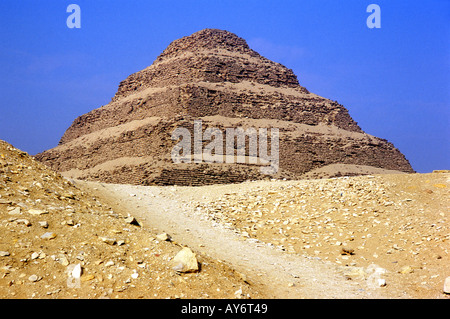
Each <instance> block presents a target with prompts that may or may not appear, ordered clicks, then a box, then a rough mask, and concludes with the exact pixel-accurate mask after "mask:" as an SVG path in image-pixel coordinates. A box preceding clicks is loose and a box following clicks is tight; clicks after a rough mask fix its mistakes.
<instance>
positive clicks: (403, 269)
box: [400, 266, 414, 274]
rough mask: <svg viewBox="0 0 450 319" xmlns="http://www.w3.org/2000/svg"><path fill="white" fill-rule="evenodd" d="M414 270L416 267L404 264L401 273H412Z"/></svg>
mask: <svg viewBox="0 0 450 319" xmlns="http://www.w3.org/2000/svg"><path fill="white" fill-rule="evenodd" d="M413 272H414V269H413V268H412V267H411V266H404V267H402V269H400V273H401V274H411V273H413Z"/></svg>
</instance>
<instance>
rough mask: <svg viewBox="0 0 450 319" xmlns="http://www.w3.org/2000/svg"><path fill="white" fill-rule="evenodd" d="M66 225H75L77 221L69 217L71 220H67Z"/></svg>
mask: <svg viewBox="0 0 450 319" xmlns="http://www.w3.org/2000/svg"><path fill="white" fill-rule="evenodd" d="M66 225H67V226H73V225H75V222H74V221H73V219H69V220H67V221H66Z"/></svg>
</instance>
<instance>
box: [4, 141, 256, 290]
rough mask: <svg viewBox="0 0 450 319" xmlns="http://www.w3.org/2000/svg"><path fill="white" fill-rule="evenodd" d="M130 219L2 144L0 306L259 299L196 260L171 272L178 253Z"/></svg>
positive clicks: (230, 274) (234, 278) (208, 262)
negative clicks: (28, 301)
mask: <svg viewBox="0 0 450 319" xmlns="http://www.w3.org/2000/svg"><path fill="white" fill-rule="evenodd" d="M128 217H129V216H126V215H119V214H118V213H116V212H114V211H112V210H111V208H110V207H108V206H106V205H104V204H102V203H101V201H99V200H97V199H95V198H93V197H92V196H90V195H89V194H86V193H84V192H83V191H82V190H80V189H79V188H77V187H76V186H75V185H73V184H72V183H71V182H69V181H68V180H66V179H64V178H63V177H62V176H60V175H59V174H57V173H55V172H53V171H51V170H49V169H48V168H47V167H45V166H44V165H43V164H41V163H39V162H37V161H35V160H34V159H32V158H31V157H29V156H28V155H27V154H26V153H24V152H21V151H20V150H17V149H15V148H14V147H12V146H11V145H9V144H7V143H5V142H3V141H0V232H1V234H2V235H1V238H0V298H105V297H106V298H177V297H180V298H241V297H242V298H244V297H248V296H249V295H250V296H251V297H253V298H257V297H259V296H261V295H260V294H259V293H258V291H257V290H256V289H255V288H254V287H249V286H248V285H247V284H246V283H245V282H244V281H243V279H242V278H241V275H240V274H237V273H235V272H234V271H233V270H232V269H231V268H229V267H228V266H226V265H225V264H223V263H221V262H217V261H214V260H212V259H211V258H208V257H207V256H205V255H202V254H198V255H197V258H198V261H199V262H200V272H194V273H189V274H180V273H177V272H175V271H174V270H173V269H172V266H171V263H170V262H171V260H172V259H173V258H174V257H175V255H176V254H177V253H178V252H179V251H180V250H181V248H182V247H181V246H180V245H178V244H177V243H174V242H169V241H163V240H158V239H157V238H156V235H157V234H156V233H154V232H153V231H152V230H150V229H146V228H145V227H143V226H139V225H136V224H135V222H133V220H132V219H127V218H128ZM236 292H237V293H236ZM235 293H236V294H235Z"/></svg>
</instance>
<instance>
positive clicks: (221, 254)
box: [77, 181, 380, 299]
mask: <svg viewBox="0 0 450 319" xmlns="http://www.w3.org/2000/svg"><path fill="white" fill-rule="evenodd" d="M77 184H79V185H80V186H84V187H87V188H88V189H89V190H90V191H91V192H92V194H93V195H95V196H98V197H100V198H101V199H102V200H104V201H105V200H106V201H107V202H108V203H109V204H110V205H111V207H113V208H114V209H118V210H122V212H123V213H126V212H129V213H130V214H132V215H133V216H135V217H136V218H137V219H138V220H139V221H140V222H141V223H143V224H144V225H145V226H146V227H150V228H153V229H155V230H157V231H159V232H166V233H168V234H169V235H170V236H171V237H172V239H173V240H174V241H176V242H178V243H180V244H183V245H186V246H188V247H190V248H191V249H193V250H194V251H197V252H202V253H205V254H207V255H209V256H211V257H212V258H215V259H220V260H222V261H224V262H226V263H228V264H229V265H231V266H232V267H233V268H234V269H235V270H237V271H238V272H240V273H241V274H243V276H244V277H245V278H246V280H247V281H248V282H249V283H251V284H254V285H259V286H260V287H261V288H262V289H263V290H264V291H266V293H267V295H268V297H269V298H320V299H322V298H358V299H363V298H379V297H380V295H379V294H378V293H379V292H378V291H377V290H376V289H370V288H368V286H367V284H366V283H365V282H363V281H358V280H347V279H346V277H345V276H344V275H343V273H342V271H340V270H339V268H338V267H337V266H336V265H335V264H332V263H329V262H325V261H323V260H319V259H318V258H313V257H309V258H308V257H304V256H299V255H294V254H287V253H285V252H283V251H281V250H280V249H277V248H275V247H273V246H270V245H267V244H264V243H262V242H258V241H257V240H255V239H249V238H244V237H242V236H241V235H239V234H237V233H236V232H235V231H233V230H232V229H229V228H227V227H224V226H223V225H221V224H218V223H215V222H214V221H211V220H209V219H207V218H206V216H203V215H201V214H200V213H198V212H196V211H195V208H194V206H193V205H191V203H190V201H191V200H193V199H194V198H196V197H197V198H198V196H200V195H203V194H204V193H203V192H202V191H205V190H200V188H198V187H197V188H195V187H157V186H132V185H118V184H104V183H96V182H81V181H78V182H77ZM226 191H227V187H226V186H221V185H218V186H217V187H210V186H209V187H208V188H207V193H205V194H207V195H208V196H213V197H214V196H220V195H222V194H223V193H225V192H226Z"/></svg>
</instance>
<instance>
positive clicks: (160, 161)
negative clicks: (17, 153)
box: [36, 29, 413, 185]
mask: <svg viewBox="0 0 450 319" xmlns="http://www.w3.org/2000/svg"><path fill="white" fill-rule="evenodd" d="M195 120H201V121H202V132H203V133H204V132H205V130H206V129H208V128H210V129H212V128H214V129H217V130H219V131H220V132H222V133H223V136H225V134H226V131H227V128H244V129H247V128H255V129H259V128H267V129H268V130H269V131H270V129H272V128H277V129H278V130H279V169H278V170H277V171H276V173H275V172H274V174H272V175H267V174H262V173H261V167H262V166H264V165H267V162H264V161H263V160H262V159H261V158H258V160H256V161H252V160H251V158H252V156H253V154H251V151H250V145H249V144H248V141H247V144H245V146H244V147H243V148H244V150H243V152H244V155H243V156H244V158H245V159H244V160H242V161H235V162H233V163H229V162H228V163H227V162H225V161H211V160H208V159H207V158H206V156H203V160H202V161H201V163H195V162H193V161H192V162H191V163H174V161H173V159H172V157H171V152H172V150H173V149H174V147H175V145H177V143H178V142H179V141H177V140H173V139H172V133H173V132H174V131H175V130H176V129H177V128H185V129H187V130H188V131H189V132H190V133H191V135H192V136H194V135H195V133H194V121H195ZM248 138H249V137H248ZM209 142H210V141H209V140H207V141H205V140H204V141H203V142H202V146H203V147H204V146H206V145H207V144H208V143H209ZM223 143H224V144H223V149H225V147H226V145H225V141H223ZM269 144H270V138H269ZM233 147H234V150H235V151H236V153H237V150H238V149H240V148H242V145H241V146H239V145H237V143H233ZM192 149H194V145H193V144H192ZM216 155H220V156H223V155H224V153H221V154H216ZM192 156H194V155H192ZM36 158H37V159H39V160H40V161H42V162H44V163H46V164H47V165H49V166H51V167H52V168H53V169H56V170H58V171H60V172H62V173H63V174H64V175H66V176H68V177H72V178H79V179H88V180H98V181H104V182H111V183H129V184H138V185H205V184H214V183H236V182H242V181H245V180H256V179H266V178H286V179H295V178H302V177H306V176H310V175H307V174H308V172H317V171H318V170H320V172H321V174H322V175H321V177H323V176H324V175H323V174H325V173H324V172H327V173H329V174H328V176H331V175H333V174H334V176H340V175H351V173H352V170H351V169H350V168H352V167H364V170H362V171H363V172H364V173H370V172H371V171H373V172H374V173H378V172H380V171H383V170H389V172H391V171H392V170H393V171H399V172H413V170H412V168H411V166H410V164H409V162H408V161H407V160H406V158H405V157H404V155H403V154H402V153H401V152H400V151H399V150H398V149H396V148H395V147H394V146H393V145H392V144H391V143H389V142H388V141H386V140H384V139H380V138H377V137H374V136H371V135H369V134H366V133H364V131H362V130H361V128H360V127H359V126H358V124H357V123H356V122H355V121H354V120H353V119H352V118H351V116H350V115H349V113H348V111H347V109H346V108H345V107H344V106H342V105H340V104H339V103H337V102H335V101H331V100H329V99H326V98H323V97H320V96H318V95H316V94H313V93H311V92H309V91H308V90H307V89H305V88H304V87H302V86H300V84H299V82H298V80H297V77H296V76H295V74H294V73H293V72H292V70H290V69H288V68H286V67H284V66H282V65H281V64H278V63H275V62H272V61H270V60H268V59H266V58H264V57H262V56H261V55H259V54H258V53H257V52H255V51H253V50H251V49H250V48H249V46H248V45H247V43H246V42H245V40H243V39H242V38H239V37H237V36H236V35H234V34H232V33H230V32H227V31H221V30H212V29H206V30H202V31H199V32H197V33H194V34H193V35H191V36H188V37H184V38H182V39H179V40H176V41H174V42H172V43H171V44H170V45H169V46H168V47H167V49H166V50H164V52H163V53H162V54H161V55H160V56H159V57H158V58H157V59H156V61H155V62H154V63H153V64H152V65H151V66H149V67H148V68H146V69H144V70H142V71H140V72H137V73H135V74H132V75H130V76H129V77H128V78H127V79H126V80H124V81H122V82H121V83H120V85H119V89H118V91H117V93H116V95H115V96H114V97H113V99H112V101H111V102H110V103H109V104H108V105H105V106H102V107H101V108H98V109H95V110H93V111H91V112H89V113H87V114H84V115H82V116H80V117H78V118H77V119H75V121H74V122H73V124H72V125H71V126H70V127H69V128H68V130H67V131H66V132H65V133H64V135H63V137H62V138H61V141H60V143H59V145H58V146H57V147H55V148H53V149H50V150H48V151H45V152H43V153H41V154H38V155H37V156H36ZM343 165H344V166H345V165H347V166H346V167H347V168H346V169H343ZM327 167H328V168H329V169H326V168H327ZM335 167H338V168H339V170H340V171H334V172H333V173H330V172H331V171H332V170H331V169H330V168H335ZM371 167H372V168H373V169H372V170H371V169H370V168H371ZM362 171H361V172H362ZM356 172H359V171H355V174H356ZM325 175H326V174H325ZM311 176H312V175H311ZM325 177H326V176H325Z"/></svg>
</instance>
